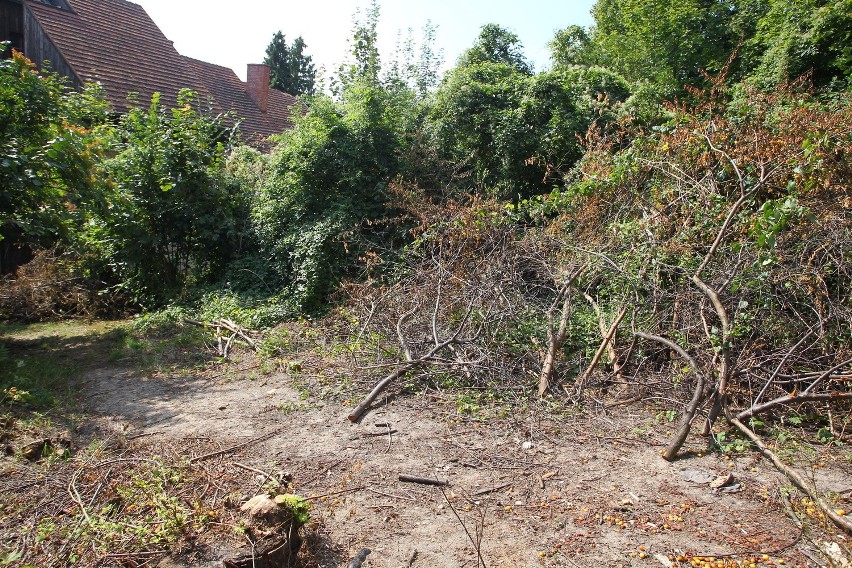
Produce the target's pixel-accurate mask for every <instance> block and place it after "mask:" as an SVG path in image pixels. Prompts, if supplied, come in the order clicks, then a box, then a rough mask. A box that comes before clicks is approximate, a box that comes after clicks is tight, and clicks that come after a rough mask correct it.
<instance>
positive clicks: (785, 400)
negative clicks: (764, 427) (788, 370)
mask: <svg viewBox="0 0 852 568" xmlns="http://www.w3.org/2000/svg"><path fill="white" fill-rule="evenodd" d="M841 400H852V392H830V393H820V394H799V395H786V396H780V397H778V398H775V399H773V400H770V401H767V402H764V403H763V404H758V405H757V406H752V407H751V408H747V409H745V410H743V411H742V412H740V413H739V414H737V420H748V419H749V418H751V417H752V416H755V415H757V414H760V413H761V412H766V411H767V410H770V409H772V408H775V407H776V406H782V405H785V404H798V403H800V402H814V401H829V402H833V401H841Z"/></svg>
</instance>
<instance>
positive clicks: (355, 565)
mask: <svg viewBox="0 0 852 568" xmlns="http://www.w3.org/2000/svg"><path fill="white" fill-rule="evenodd" d="M370 552H372V551H371V550H370V549H369V548H362V549H361V550H359V551H358V554H356V555H355V558H353V559H352V560H350V561H349V564H347V565H346V568H361V565H362V564H364V562H365V561H366V560H367V556H369V555H370Z"/></svg>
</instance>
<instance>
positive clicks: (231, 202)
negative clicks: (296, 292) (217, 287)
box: [87, 91, 248, 306]
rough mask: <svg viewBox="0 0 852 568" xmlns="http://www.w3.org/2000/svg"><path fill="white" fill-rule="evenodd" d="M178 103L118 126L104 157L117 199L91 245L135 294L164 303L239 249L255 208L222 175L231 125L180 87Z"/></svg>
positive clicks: (95, 225) (96, 222) (95, 224)
mask: <svg viewBox="0 0 852 568" xmlns="http://www.w3.org/2000/svg"><path fill="white" fill-rule="evenodd" d="M178 103H179V104H178V107H177V108H174V109H165V108H162V107H161V106H160V104H159V95H157V94H155V95H154V97H153V98H152V100H151V105H150V107H149V108H148V109H138V108H137V109H133V110H131V111H130V112H129V113H127V114H126V115H124V116H123V117H122V119H121V122H120V124H119V125H118V127H117V128H116V130H115V133H114V139H113V141H112V148H113V152H114V154H115V155H114V157H113V158H111V159H110V160H108V161H107V162H106V163H105V164H104V170H105V174H106V175H108V176H109V179H110V180H111V182H112V184H113V185H114V193H113V197H112V199H111V207H110V208H109V210H108V211H107V212H106V214H104V215H101V216H98V217H97V218H95V219H93V220H92V222H91V224H90V227H89V231H88V234H87V239H88V243H87V244H88V246H89V247H90V248H91V249H92V250H94V251H96V253H97V256H99V257H100V258H102V259H103V261H104V262H105V263H106V264H107V267H102V269H104V270H110V271H112V273H113V276H112V278H113V279H114V280H117V281H118V282H119V283H120V286H121V287H122V288H124V289H125V290H126V291H127V292H128V294H129V295H130V297H131V298H132V299H134V300H135V301H136V302H138V303H140V304H142V305H145V306H150V305H158V304H162V303H163V302H165V301H167V300H170V299H173V298H176V297H180V295H182V294H184V293H185V292H187V290H190V289H191V288H192V287H194V286H196V285H199V284H203V283H205V282H209V281H211V279H213V278H215V276H216V275H217V274H219V273H220V272H221V270H222V269H223V268H224V266H225V264H226V263H227V262H228V260H229V258H231V257H232V255H234V254H236V253H238V252H239V243H240V242H241V236H242V235H241V234H240V228H241V226H242V225H241V224H240V219H242V218H244V217H245V216H246V215H248V210H247V203H246V200H245V199H244V196H243V195H241V194H240V189H239V184H237V183H236V182H235V180H234V178H232V177H230V176H228V175H226V174H225V169H224V166H225V156H226V151H227V149H228V148H229V146H230V144H231V138H230V133H231V131H230V130H229V129H228V128H227V127H226V125H225V123H224V118H223V117H215V118H214V117H211V116H210V115H208V114H206V113H205V112H204V111H202V110H199V106H200V105H199V101H198V98H197V95H196V94H195V93H192V92H190V91H182V92H181V94H180V95H179V99H178Z"/></svg>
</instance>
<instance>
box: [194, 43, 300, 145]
mask: <svg viewBox="0 0 852 568" xmlns="http://www.w3.org/2000/svg"><path fill="white" fill-rule="evenodd" d="M183 60H184V64H185V65H186V66H187V67H188V68H189V70H190V71H191V73H192V74H193V75H194V76H196V77H198V78H199V85H201V86H199V87H198V88H197V89H196V90H198V92H199V93H200V94H201V95H202V96H207V97H210V98H212V100H213V109H214V110H215V111H216V112H228V111H230V112H233V113H234V114H236V115H237V116H238V117H239V118H241V119H242V122H241V124H240V130H241V131H242V133H243V136H244V137H245V138H246V139H247V141H248V142H252V143H254V144H257V143H259V142H261V141H262V140H263V139H266V138H268V137H269V136H272V135H273V134H280V133H281V132H282V131H283V130H284V129H286V128H291V127H292V126H293V123H292V121H291V120H290V113H291V111H292V110H293V109H294V107H295V108H296V109H301V108H304V105H303V103H302V102H301V101H299V99H297V98H296V97H294V96H292V95H288V94H286V93H282V92H281V91H276V90H275V89H270V90H269V101H268V103H267V108H266V112H265V113H263V112H260V111H259V109H258V107H257V104H256V103H255V102H254V100H253V99H252V98H251V97H250V96H249V94H248V91H246V86H245V83H243V82H242V81H240V78H239V77H237V74H236V73H234V71H233V70H232V69H229V68H228V67H222V66H220V65H213V64H212V63H206V62H204V61H199V60H197V59H192V58H191V57H185V56H184V57H183ZM296 112H298V110H297V111H296Z"/></svg>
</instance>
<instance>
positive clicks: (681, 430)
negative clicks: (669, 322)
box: [633, 331, 707, 461]
mask: <svg viewBox="0 0 852 568" xmlns="http://www.w3.org/2000/svg"><path fill="white" fill-rule="evenodd" d="M633 333H634V335H637V336H638V337H641V338H643V339H650V340H651V341H656V342H657V343H662V344H663V345H665V346H666V347H668V348H669V349H671V350H673V351H675V352H677V354H678V355H680V356H681V357H683V358H684V359H686V361H687V362H688V363H689V366H690V367H692V371H693V372H694V373H695V376H696V377H698V381H696V384H695V391H694V392H693V394H692V400H690V401H689V404H688V405H687V407H686V409H685V410H684V411H683V415H682V416H681V419H680V426H679V427H678V431H677V433H676V434H675V437H674V438H673V439H672V441H671V442H670V443H669V445H668V447H667V448H666V449H665V450H664V451H663V454H662V455H663V459H665V460H666V461H672V460H674V459H675V457H677V452H678V451H679V450H680V448H681V446H683V443H684V442H685V441H686V437H687V436H688V435H689V429H690V427H691V425H692V419H693V418H695V413H696V412H697V411H698V406H699V405H700V404H701V401H702V399H703V393H704V385H705V384H706V383H707V379H706V378H705V377H704V373H702V372H701V370H700V369H699V368H698V364H697V363H696V362H695V359H693V358H692V356H691V355H690V354H689V353H687V352H686V351H684V349H683V347H681V346H680V345H678V344H677V343H675V342H674V341H671V340H669V339H666V338H665V337H660V336H659V335H651V334H650V333H642V332H641V331H635V332H633Z"/></svg>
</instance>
